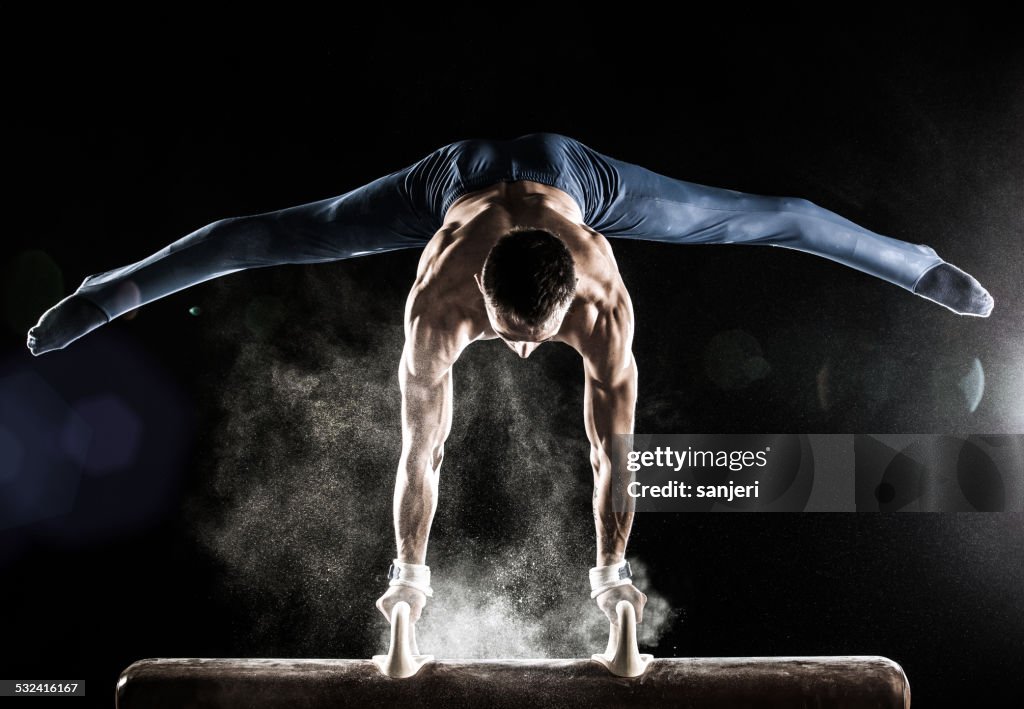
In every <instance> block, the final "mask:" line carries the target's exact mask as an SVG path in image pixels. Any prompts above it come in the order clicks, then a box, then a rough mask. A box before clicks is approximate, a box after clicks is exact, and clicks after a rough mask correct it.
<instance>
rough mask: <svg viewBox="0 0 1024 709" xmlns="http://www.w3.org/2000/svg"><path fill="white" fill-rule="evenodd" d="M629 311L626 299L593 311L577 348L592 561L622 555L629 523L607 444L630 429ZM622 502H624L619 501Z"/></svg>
mask: <svg viewBox="0 0 1024 709" xmlns="http://www.w3.org/2000/svg"><path fill="white" fill-rule="evenodd" d="M632 330H633V323H632V313H631V312H630V310H629V307H628V303H624V304H622V305H620V306H617V307H613V308H612V309H611V310H610V311H609V312H608V313H605V314H602V315H600V316H599V317H598V320H597V322H596V324H595V327H594V331H593V333H592V335H591V336H590V338H588V340H587V342H586V345H585V346H584V347H583V348H582V354H583V369H584V392H583V416H584V425H585V426H586V431H587V437H588V438H589V439H590V463H591V466H592V467H593V470H594V524H595V528H596V531H597V565H598V566H607V565H609V564H614V563H617V562H620V561H622V560H623V557H624V555H625V553H626V542H627V541H628V540H629V531H630V528H631V526H632V524H633V507H634V505H633V504H630V503H631V502H632V498H629V497H628V496H623V498H624V499H620V500H619V503H620V504H614V503H615V500H616V494H617V493H618V492H621V491H619V490H616V489H615V488H614V486H613V482H614V476H613V475H612V461H611V453H612V444H613V440H614V436H615V434H617V433H632V432H633V416H634V410H635V408H636V385H637V369H636V361H635V360H634V359H633V352H632ZM622 503H626V504H622Z"/></svg>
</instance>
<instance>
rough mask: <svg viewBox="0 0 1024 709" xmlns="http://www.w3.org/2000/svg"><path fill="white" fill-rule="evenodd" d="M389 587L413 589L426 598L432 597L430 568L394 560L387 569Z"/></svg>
mask: <svg viewBox="0 0 1024 709" xmlns="http://www.w3.org/2000/svg"><path fill="white" fill-rule="evenodd" d="M388 579H389V581H388V585H389V586H408V587H409V588H415V589H416V590H417V591H419V592H420V593H422V594H424V595H425V596H426V597H427V598H430V597H431V596H433V595H434V589H432V588H431V587H430V567H429V566H427V565H426V564H407V563H405V562H404V561H399V560H398V559H394V560H393V561H392V562H391V568H390V569H388Z"/></svg>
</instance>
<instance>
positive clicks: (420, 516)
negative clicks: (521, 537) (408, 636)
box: [377, 316, 457, 622]
mask: <svg viewBox="0 0 1024 709" xmlns="http://www.w3.org/2000/svg"><path fill="white" fill-rule="evenodd" d="M451 341H452V340H451V333H450V332H447V331H446V330H445V328H443V327H438V326H434V325H429V324H427V322H426V320H425V319H424V318H423V317H419V316H417V317H413V318H410V319H407V326H406V344H405V349H404V350H403V352H402V361H401V364H400V365H399V369H398V382H399V387H400V388H401V392H402V455H401V458H400V460H399V463H398V472H397V475H396V477H395V496H394V505H393V514H394V524H395V543H396V546H397V559H398V560H399V561H401V562H404V563H409V564H425V563H426V558H427V539H428V537H429V536H430V526H431V523H432V522H433V519H434V511H435V510H436V509H437V489H438V480H439V473H440V468H441V460H442V458H443V456H444V442H445V440H446V439H447V438H448V434H449V433H450V432H451V423H452V363H453V362H454V359H455V357H450V356H448V353H449V352H450V348H451ZM456 356H457V355H456ZM426 600H427V599H426V596H425V595H424V594H423V593H422V592H421V591H418V590H416V589H413V588H409V587H407V586H389V588H388V590H387V591H386V592H385V593H384V595H383V596H381V597H380V598H379V599H378V600H377V608H378V609H379V610H380V611H381V613H383V614H384V616H385V617H386V618H388V619H389V620H390V618H391V611H392V608H394V605H395V603H397V602H398V601H405V602H406V603H408V604H409V606H410V609H411V613H410V618H411V619H412V621H413V622H416V621H417V620H418V619H419V616H420V613H421V611H422V609H423V606H424V605H425V604H426Z"/></svg>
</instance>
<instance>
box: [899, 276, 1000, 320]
mask: <svg viewBox="0 0 1024 709" xmlns="http://www.w3.org/2000/svg"><path fill="white" fill-rule="evenodd" d="M914 293H916V294H917V295H920V296H923V297H925V298H927V299H928V300H934V301H935V302H936V303H938V304H939V305H944V306H946V307H947V308H949V309H950V310H952V311H953V312H954V313H959V314H960V315H976V316H978V317H982V318H987V317H988V316H989V313H991V312H992V306H993V305H995V301H994V300H993V299H992V296H991V295H989V294H988V291H987V290H985V289H984V288H983V287H982V285H981V284H980V283H978V281H976V280H975V279H974V277H973V276H972V275H971V274H969V273H964V272H963V271H961V270H960V269H959V268H957V267H956V266H954V265H953V264H951V263H940V264H939V265H938V266H935V267H934V268H932V269H931V270H930V271H928V272H927V273H925V274H924V275H923V276H921V280H919V281H918V282H917V287H915V288H914Z"/></svg>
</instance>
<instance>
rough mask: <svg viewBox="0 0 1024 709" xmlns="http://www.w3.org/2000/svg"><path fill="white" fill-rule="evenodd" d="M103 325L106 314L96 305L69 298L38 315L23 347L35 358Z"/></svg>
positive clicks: (80, 299) (68, 343) (70, 296)
mask: <svg viewBox="0 0 1024 709" xmlns="http://www.w3.org/2000/svg"><path fill="white" fill-rule="evenodd" d="M106 323H107V314H106V313H104V312H103V311H102V310H101V309H100V307H99V306H98V305H95V304H93V303H92V302H91V301H89V300H87V299H85V298H83V297H81V296H78V295H69V296H68V297H67V298H65V299H64V300H62V301H60V302H59V303H57V304H56V305H55V306H53V307H52V308H50V309H49V310H47V311H46V312H45V313H43V314H42V316H41V317H40V318H39V322H38V323H37V324H36V326H35V327H33V328H32V329H31V330H29V331H28V339H27V341H26V343H25V344H26V345H27V346H28V349H29V351H30V352H31V353H32V354H33V355H35V356H37V357H38V356H39V355H41V354H43V353H44V352H49V351H51V350H60V349H64V348H65V347H67V346H68V345H70V344H71V343H72V342H74V341H75V340H77V339H78V338H79V337H81V336H82V335H85V334H87V333H89V332H92V331H93V330H95V329H96V328H98V327H99V326H100V325H105V324H106Z"/></svg>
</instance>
